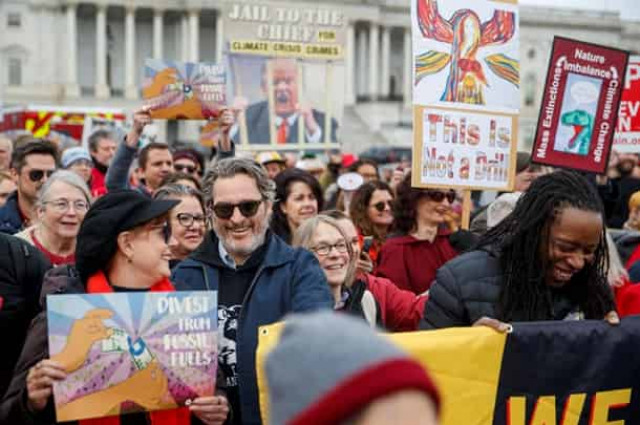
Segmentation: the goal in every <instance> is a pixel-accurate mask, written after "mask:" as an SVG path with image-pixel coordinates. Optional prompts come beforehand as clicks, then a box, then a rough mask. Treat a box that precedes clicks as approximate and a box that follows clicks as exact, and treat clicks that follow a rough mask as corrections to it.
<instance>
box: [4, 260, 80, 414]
mask: <svg viewBox="0 0 640 425" xmlns="http://www.w3.org/2000/svg"><path fill="white" fill-rule="evenodd" d="M44 282H45V283H44V284H43V288H42V292H41V294H40V299H39V307H40V310H41V311H40V312H39V313H38V315H37V316H36V317H35V318H34V319H33V321H32V322H31V326H30V327H29V333H28V334H27V338H26V340H25V342H24V348H23V349H22V353H21V354H20V358H19V360H18V362H17V364H16V368H15V371H14V374H13V378H12V379H11V384H10V385H9V388H8V389H7V392H6V394H5V395H4V398H3V400H2V403H1V404H0V424H23V425H31V424H34V425H35V424H38V425H40V424H55V423H56V421H55V412H54V407H53V403H52V399H53V398H52V397H50V398H49V403H48V404H47V407H46V408H45V409H44V410H43V411H41V412H38V413H37V414H35V413H32V412H31V411H30V410H29V408H28V407H27V386H26V384H27V383H26V379H27V373H28V372H29V369H30V368H31V367H33V366H34V365H35V364H36V363H38V362H39V361H40V360H43V359H45V358H48V357H49V349H48V347H49V344H48V342H47V313H46V311H45V301H46V297H47V295H50V294H77V293H83V292H84V286H83V285H82V283H81V282H80V278H79V277H78V275H77V273H76V272H75V270H74V269H73V267H71V266H61V267H57V268H55V269H53V270H51V271H50V272H49V273H47V275H46V277H45V279H44Z"/></svg>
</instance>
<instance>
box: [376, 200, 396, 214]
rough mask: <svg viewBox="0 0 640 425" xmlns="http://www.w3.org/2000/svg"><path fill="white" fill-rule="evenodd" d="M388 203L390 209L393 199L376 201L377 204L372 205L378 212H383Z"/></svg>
mask: <svg viewBox="0 0 640 425" xmlns="http://www.w3.org/2000/svg"><path fill="white" fill-rule="evenodd" d="M387 205H389V209H391V208H392V205H391V201H380V202H376V203H375V204H373V205H372V207H373V208H375V209H376V210H377V211H378V212H382V211H384V208H385V207H386V206H387Z"/></svg>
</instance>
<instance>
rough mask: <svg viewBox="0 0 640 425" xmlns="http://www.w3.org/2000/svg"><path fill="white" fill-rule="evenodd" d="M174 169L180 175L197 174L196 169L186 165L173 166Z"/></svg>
mask: <svg viewBox="0 0 640 425" xmlns="http://www.w3.org/2000/svg"><path fill="white" fill-rule="evenodd" d="M173 168H174V169H175V170H176V171H178V172H180V173H187V174H193V173H195V172H196V167H194V166H193V165H186V164H173Z"/></svg>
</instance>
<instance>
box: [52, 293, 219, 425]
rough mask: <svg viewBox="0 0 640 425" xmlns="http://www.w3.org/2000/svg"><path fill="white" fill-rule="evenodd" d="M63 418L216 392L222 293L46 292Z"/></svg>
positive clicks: (178, 402)
mask: <svg viewBox="0 0 640 425" xmlns="http://www.w3.org/2000/svg"><path fill="white" fill-rule="evenodd" d="M47 321H48V330H49V353H50V356H51V359H53V360H55V361H57V362H59V363H60V364H62V365H63V366H64V367H65V369H66V370H67V373H68V376H67V378H66V379H65V380H64V381H61V382H56V383H55V384H54V388H53V393H54V400H55V406H56V417H57V420H58V421H59V422H63V421H71V420H78V419H86V418H96V417H105V416H112V415H120V414H126V413H131V412H136V411H152V410H161V409H171V408H175V407H178V406H184V405H185V404H186V405H188V404H189V403H190V402H191V400H192V399H194V398H197V397H201V396H211V395H213V393H214V389H215V378H216V368H217V346H218V344H217V293H216V292H214V291H195V292H139V293H135V292H132V293H111V294H95V295H86V294H76V295H54V296H49V297H47Z"/></svg>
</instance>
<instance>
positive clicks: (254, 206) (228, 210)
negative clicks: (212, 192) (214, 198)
mask: <svg viewBox="0 0 640 425" xmlns="http://www.w3.org/2000/svg"><path fill="white" fill-rule="evenodd" d="M260 204H262V200H259V201H242V202H239V203H237V204H231V203H228V202H219V203H217V204H215V205H214V206H213V208H212V209H213V213H214V214H215V215H216V217H218V218H221V219H223V220H228V219H230V218H231V216H232V215H233V212H234V211H235V209H236V208H238V209H239V210H240V214H242V215H243V216H244V217H245V218H250V217H253V216H254V215H256V213H257V212H258V208H259V207H260Z"/></svg>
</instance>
